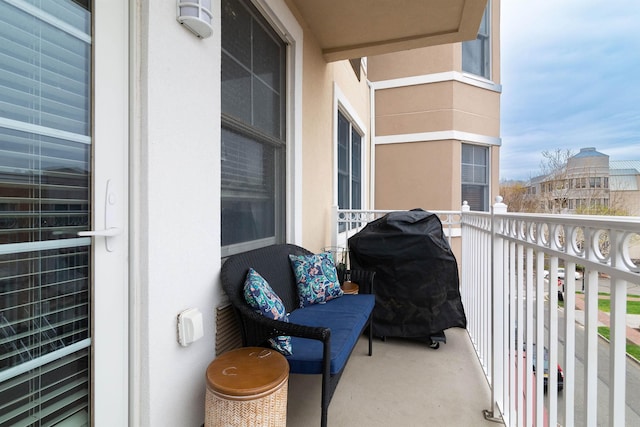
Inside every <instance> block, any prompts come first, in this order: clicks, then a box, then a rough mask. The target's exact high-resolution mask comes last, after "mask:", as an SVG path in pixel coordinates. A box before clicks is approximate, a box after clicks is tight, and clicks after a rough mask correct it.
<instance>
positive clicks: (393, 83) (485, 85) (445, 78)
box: [371, 71, 502, 93]
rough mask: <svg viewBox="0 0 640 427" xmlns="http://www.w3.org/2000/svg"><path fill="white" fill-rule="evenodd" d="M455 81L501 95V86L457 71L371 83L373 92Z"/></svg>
mask: <svg viewBox="0 0 640 427" xmlns="http://www.w3.org/2000/svg"><path fill="white" fill-rule="evenodd" d="M450 81H456V82H460V83H464V84H468V85H471V86H475V87H479V88H482V89H487V90H491V91H493V92H498V93H502V85H500V84H497V83H494V82H492V81H491V80H486V79H484V78H482V77H479V76H475V75H473V74H468V73H461V72H458V71H446V72H443V73H434V74H424V75H421V76H414V77H402V78H399V79H391V80H381V81H378V82H371V85H372V86H373V88H374V90H381V89H394V88H399V87H406V86H417V85H425V84H431V83H442V82H450Z"/></svg>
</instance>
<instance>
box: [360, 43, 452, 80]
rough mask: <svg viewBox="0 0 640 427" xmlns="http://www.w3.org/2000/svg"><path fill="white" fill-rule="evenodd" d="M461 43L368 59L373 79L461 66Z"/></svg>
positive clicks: (434, 71) (398, 76) (438, 71)
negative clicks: (458, 51)
mask: <svg viewBox="0 0 640 427" xmlns="http://www.w3.org/2000/svg"><path fill="white" fill-rule="evenodd" d="M457 46H459V43H457V44H446V45H442V46H432V47H426V48H422V49H412V50H407V51H404V52H396V53H391V54H387V55H378V56H372V57H370V58H369V59H368V61H369V65H370V67H369V68H370V70H369V79H370V80H371V81H384V80H392V79H399V78H403V77H412V76H418V75H422V74H435V73H443V72H446V71H451V70H457V69H459V68H461V65H460V54H458V53H457V50H458V49H459V47H457Z"/></svg>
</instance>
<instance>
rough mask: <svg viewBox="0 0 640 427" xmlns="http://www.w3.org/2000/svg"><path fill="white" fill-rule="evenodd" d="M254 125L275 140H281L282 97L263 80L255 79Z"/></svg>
mask: <svg viewBox="0 0 640 427" xmlns="http://www.w3.org/2000/svg"><path fill="white" fill-rule="evenodd" d="M253 124H254V126H255V127H257V128H258V129H260V130H262V131H264V132H265V133H266V134H268V135H271V136H273V137H275V138H280V95H278V94H277V93H276V92H274V91H273V90H271V88H269V87H267V85H265V84H264V83H263V82H262V81H261V80H259V79H256V78H254V79H253Z"/></svg>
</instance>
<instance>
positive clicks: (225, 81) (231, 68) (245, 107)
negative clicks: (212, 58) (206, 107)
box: [221, 53, 251, 123]
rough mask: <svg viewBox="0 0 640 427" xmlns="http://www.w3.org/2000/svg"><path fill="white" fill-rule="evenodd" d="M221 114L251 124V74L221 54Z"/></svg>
mask: <svg viewBox="0 0 640 427" xmlns="http://www.w3.org/2000/svg"><path fill="white" fill-rule="evenodd" d="M221 66H222V87H221V91H222V94H221V95H222V112H223V113H225V114H228V115H230V116H233V117H235V118H236V119H238V120H241V121H243V122H245V123H251V73H250V72H249V71H247V70H246V69H245V68H243V67H242V66H241V65H240V64H238V63H237V62H236V61H235V60H234V59H232V58H231V57H230V56H229V55H227V54H225V53H223V54H222V64H221Z"/></svg>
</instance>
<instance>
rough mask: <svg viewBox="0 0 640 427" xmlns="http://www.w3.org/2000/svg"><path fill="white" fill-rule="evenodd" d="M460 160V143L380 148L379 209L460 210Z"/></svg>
mask: <svg viewBox="0 0 640 427" xmlns="http://www.w3.org/2000/svg"><path fill="white" fill-rule="evenodd" d="M459 157H460V144H459V143H458V142H457V141H449V140H446V141H428V142H414V143H405V144H385V145H379V146H377V147H376V163H375V169H376V187H375V188H376V191H375V200H376V209H383V210H384V209H413V208H422V209H425V210H451V209H460V206H461V202H460V179H459V178H458V180H457V182H456V181H455V180H454V179H452V177H456V176H457V177H459V176H460V162H456V161H455V160H454V159H456V158H459ZM456 170H457V172H456ZM454 186H457V188H454ZM453 206H457V208H454V207H453Z"/></svg>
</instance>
